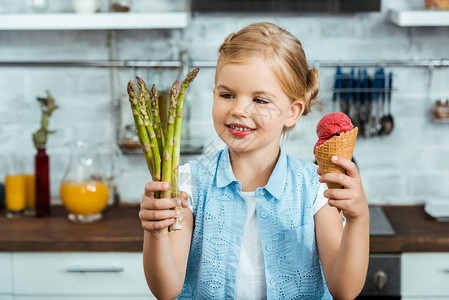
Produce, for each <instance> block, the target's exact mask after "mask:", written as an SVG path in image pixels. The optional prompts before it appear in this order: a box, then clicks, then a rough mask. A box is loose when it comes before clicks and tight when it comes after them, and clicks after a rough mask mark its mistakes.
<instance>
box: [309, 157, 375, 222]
mask: <svg viewBox="0 0 449 300" xmlns="http://www.w3.org/2000/svg"><path fill="white" fill-rule="evenodd" d="M332 162H333V163H334V164H336V165H338V166H340V167H342V168H343V169H345V170H346V174H341V173H327V174H324V175H322V173H321V170H320V169H319V168H318V170H317V172H318V174H319V175H321V176H320V178H319V179H318V180H319V181H320V182H324V183H328V182H335V183H338V184H340V185H342V186H343V187H344V188H343V189H327V190H326V191H324V197H326V198H328V199H329V202H328V205H329V206H332V207H336V208H338V209H340V210H341V211H343V214H344V216H345V217H346V219H347V220H348V221H349V220H355V219H358V218H361V217H362V218H363V217H366V216H367V215H369V210H368V202H367V201H366V196H365V192H364V190H363V186H362V179H361V177H360V174H359V171H358V169H357V166H356V165H355V164H354V163H353V162H352V161H350V160H348V159H346V158H343V157H337V156H333V157H332Z"/></svg>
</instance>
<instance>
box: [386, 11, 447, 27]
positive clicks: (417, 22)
mask: <svg viewBox="0 0 449 300" xmlns="http://www.w3.org/2000/svg"><path fill="white" fill-rule="evenodd" d="M390 20H391V22H393V23H394V24H396V25H398V26H402V27H411V26H449V10H404V11H401V10H391V11H390Z"/></svg>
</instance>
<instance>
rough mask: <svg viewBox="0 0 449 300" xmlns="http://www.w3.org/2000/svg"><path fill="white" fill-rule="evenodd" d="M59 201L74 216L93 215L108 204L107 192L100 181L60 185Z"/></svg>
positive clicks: (104, 184)
mask: <svg viewBox="0 0 449 300" xmlns="http://www.w3.org/2000/svg"><path fill="white" fill-rule="evenodd" d="M60 193H61V199H62V203H63V204H64V206H65V207H66V208H67V210H68V211H69V212H70V213H72V214H74V215H84V216H88V215H94V214H97V213H99V212H101V211H102V210H103V209H104V208H105V207H106V204H107V203H108V198H109V190H108V186H107V184H106V182H104V181H100V180H86V181H81V182H80V181H66V182H63V183H62V184H61V190H60Z"/></svg>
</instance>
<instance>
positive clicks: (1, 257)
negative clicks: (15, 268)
mask: <svg viewBox="0 0 449 300" xmlns="http://www.w3.org/2000/svg"><path fill="white" fill-rule="evenodd" d="M11 292H12V279H11V254H10V253H0V299H1V297H2V296H5V294H11Z"/></svg>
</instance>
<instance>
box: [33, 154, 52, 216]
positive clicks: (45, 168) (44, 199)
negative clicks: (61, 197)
mask: <svg viewBox="0 0 449 300" xmlns="http://www.w3.org/2000/svg"><path fill="white" fill-rule="evenodd" d="M49 165H50V158H49V157H48V155H47V153H46V148H45V147H40V148H38V149H37V154H36V155H35V157H34V172H35V176H36V217H48V216H50V215H51V210H50V167H49Z"/></svg>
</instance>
